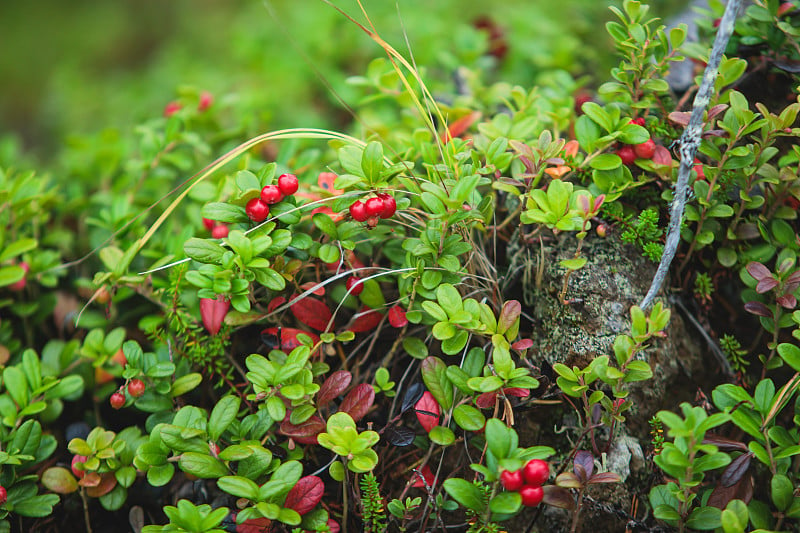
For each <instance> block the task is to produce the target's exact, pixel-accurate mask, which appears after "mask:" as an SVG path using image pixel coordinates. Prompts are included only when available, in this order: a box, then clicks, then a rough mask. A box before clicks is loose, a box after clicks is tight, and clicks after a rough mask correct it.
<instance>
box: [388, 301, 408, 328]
mask: <svg viewBox="0 0 800 533" xmlns="http://www.w3.org/2000/svg"><path fill="white" fill-rule="evenodd" d="M388 318H389V324H391V325H392V327H393V328H402V327H403V326H405V325H406V324H408V319H407V318H406V312H405V310H404V309H403V308H402V307H400V306H399V305H395V306H394V307H392V308H391V309H389V316H388Z"/></svg>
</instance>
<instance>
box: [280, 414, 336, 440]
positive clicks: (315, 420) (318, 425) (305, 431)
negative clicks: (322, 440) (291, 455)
mask: <svg viewBox="0 0 800 533" xmlns="http://www.w3.org/2000/svg"><path fill="white" fill-rule="evenodd" d="M325 428H326V426H325V421H324V420H322V419H321V418H320V417H319V416H317V415H314V416H312V417H311V418H309V419H308V420H306V421H305V422H303V423H301V424H292V423H291V422H281V433H283V434H284V435H286V436H287V437H291V438H292V439H294V440H295V441H297V442H299V443H300V444H317V435H319V434H320V433H322V432H323V431H325Z"/></svg>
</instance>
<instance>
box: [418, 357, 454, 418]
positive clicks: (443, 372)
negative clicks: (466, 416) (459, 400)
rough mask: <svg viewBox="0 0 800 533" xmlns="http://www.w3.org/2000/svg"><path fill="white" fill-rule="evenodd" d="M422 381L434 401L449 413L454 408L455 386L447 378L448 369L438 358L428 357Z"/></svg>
mask: <svg viewBox="0 0 800 533" xmlns="http://www.w3.org/2000/svg"><path fill="white" fill-rule="evenodd" d="M422 381H423V382H424V383H425V386H426V387H427V388H428V390H429V391H430V393H431V394H432V395H433V397H434V399H435V400H436V401H437V402H438V403H439V405H441V406H442V409H444V410H445V411H449V410H450V408H451V407H452V406H453V384H452V383H450V380H449V379H448V377H447V367H446V365H445V364H444V362H443V361H442V360H441V359H439V358H438V357H427V358H426V359H424V360H423V361H422Z"/></svg>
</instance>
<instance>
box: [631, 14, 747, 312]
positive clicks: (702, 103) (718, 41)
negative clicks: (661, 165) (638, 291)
mask: <svg viewBox="0 0 800 533" xmlns="http://www.w3.org/2000/svg"><path fill="white" fill-rule="evenodd" d="M741 4H742V0H730V1H729V2H728V5H727V6H725V14H724V15H723V16H722V20H721V21H720V24H719V29H718V31H717V36H716V38H715V39H714V46H712V48H711V54H710V55H709V57H708V65H706V70H705V72H704V73H703V82H702V83H701V84H700V89H699V90H698V91H697V94H696V95H695V97H694V104H693V107H692V115H691V117H690V118H689V124H688V125H687V126H686V129H685V130H684V132H683V135H681V138H680V149H679V150H680V154H681V164H680V167H679V168H678V183H677V184H676V185H675V197H674V199H673V200H672V209H671V213H670V221H669V229H668V233H667V240H666V243H665V245H664V253H663V254H662V255H661V262H660V263H659V264H658V270H657V271H656V274H655V276H654V277H653V281H652V283H651V284H650V289H649V290H648V291H647V295H646V296H645V297H644V299H643V300H642V303H641V304H640V305H639V307H641V308H642V309H647V308H648V307H649V306H650V304H652V303H653V300H654V299H655V297H656V294H657V293H658V291H659V290H661V286H662V285H663V284H664V279H666V277H667V272H668V271H669V266H670V264H671V263H672V259H673V258H674V257H675V252H676V251H677V249H678V244H679V243H680V237H681V221H682V220H683V210H684V208H685V206H686V189H687V187H688V185H689V173H690V172H691V170H692V166H693V165H694V156H695V154H696V153H697V148H698V147H699V146H700V141H701V136H702V133H703V115H704V113H705V111H706V108H707V107H708V102H709V101H710V100H711V95H712V94H713V91H714V81H715V80H716V79H717V74H718V72H719V64H720V62H721V61H722V54H723V53H724V52H725V48H726V47H727V46H728V40H729V39H730V37H731V34H732V33H733V25H734V23H735V22H736V16H737V14H738V12H739V8H740V6H741Z"/></svg>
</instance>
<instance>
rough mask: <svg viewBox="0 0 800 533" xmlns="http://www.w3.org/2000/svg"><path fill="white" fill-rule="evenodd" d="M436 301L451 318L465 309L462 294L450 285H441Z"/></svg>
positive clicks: (437, 290) (437, 291)
mask: <svg viewBox="0 0 800 533" xmlns="http://www.w3.org/2000/svg"><path fill="white" fill-rule="evenodd" d="M436 300H437V301H438V302H439V305H440V306H441V307H442V309H444V310H445V312H446V313H447V314H448V315H449V316H453V315H455V314H456V313H458V312H459V311H461V310H462V309H463V308H464V304H463V298H462V296H461V294H460V293H459V292H458V290H457V289H456V288H455V287H453V286H452V285H451V284H449V283H442V284H441V285H439V287H438V288H437V289H436Z"/></svg>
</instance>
